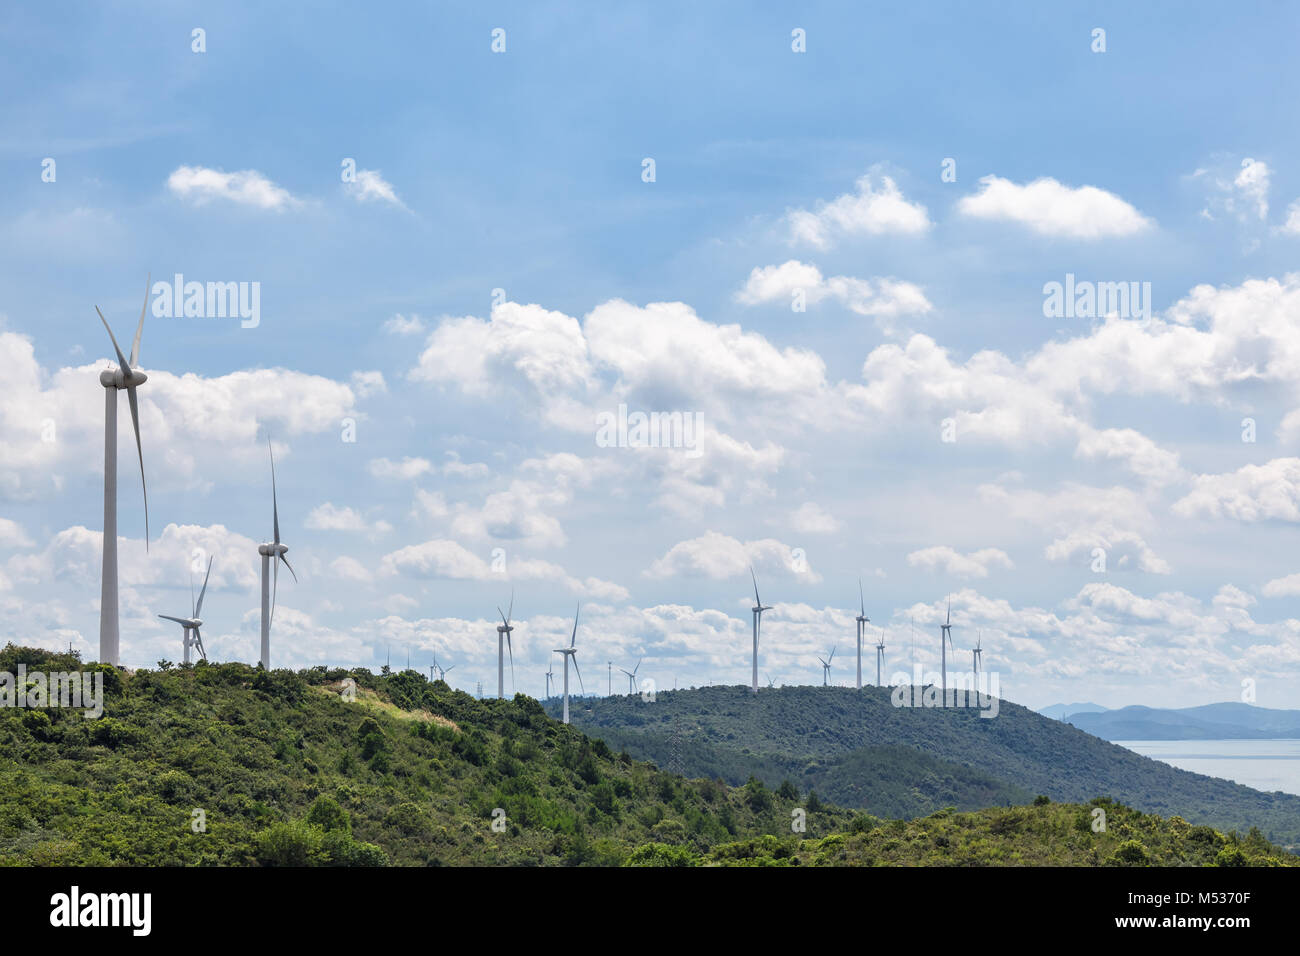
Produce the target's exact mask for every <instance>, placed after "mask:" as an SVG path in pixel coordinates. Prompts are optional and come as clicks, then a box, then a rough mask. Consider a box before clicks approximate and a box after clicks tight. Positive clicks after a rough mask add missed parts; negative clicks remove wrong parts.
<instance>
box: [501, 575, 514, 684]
mask: <svg viewBox="0 0 1300 956" xmlns="http://www.w3.org/2000/svg"><path fill="white" fill-rule="evenodd" d="M514 612H515V592H514V591H511V592H510V610H509V611H507V612H505V613H504V614H502V612H501V605H499V604H498V605H497V613H498V614H500V615H501V623H500V624H498V625H497V699H498V700H500V699H501V698H503V697H505V696H506V657H505V652H506V649H507V648H509V650H510V687H511V689H513V688H514V686H515V649H514V646H513V645H512V644H511V643H510V633H511V632H512V631H513V630H514V628H513V627H512V626H511V624H510V615H511V614H514Z"/></svg>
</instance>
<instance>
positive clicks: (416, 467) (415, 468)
mask: <svg viewBox="0 0 1300 956" xmlns="http://www.w3.org/2000/svg"><path fill="white" fill-rule="evenodd" d="M367 468H368V469H369V471H370V474H372V475H374V476H375V477H376V478H399V479H401V480H403V481H410V480H412V479H414V478H419V477H420V476H421V475H427V474H429V473H430V472H432V471H433V464H432V463H431V462H430V461H429V460H428V459H427V458H403V459H402V460H401V461H390V460H389V459H387V458H374V459H371V461H370V464H369V465H368V466H367Z"/></svg>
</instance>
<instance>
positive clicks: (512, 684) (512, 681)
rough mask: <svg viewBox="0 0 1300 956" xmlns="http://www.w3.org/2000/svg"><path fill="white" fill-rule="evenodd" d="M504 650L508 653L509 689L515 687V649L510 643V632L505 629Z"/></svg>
mask: <svg viewBox="0 0 1300 956" xmlns="http://www.w3.org/2000/svg"><path fill="white" fill-rule="evenodd" d="M506 651H507V652H508V653H509V654H510V689H511V690H514V689H515V649H514V647H513V646H512V645H511V643H510V632H509V631H506Z"/></svg>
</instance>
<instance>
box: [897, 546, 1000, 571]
mask: <svg viewBox="0 0 1300 956" xmlns="http://www.w3.org/2000/svg"><path fill="white" fill-rule="evenodd" d="M907 563H908V564H910V565H911V566H912V567H914V568H925V569H926V570H929V571H942V572H943V573H944V574H951V575H955V576H956V577H959V578H986V577H988V575H989V569H990V568H993V567H995V566H997V567H1004V568H1010V567H1014V565H1013V564H1012V563H1011V558H1010V557H1009V556H1008V555H1007V553H1006V552H1005V551H1001V550H999V549H998V548H981V549H980V550H978V551H971V552H969V553H968V554H962V553H961V552H959V551H957V550H956V549H955V548H950V547H948V546H947V545H936V546H935V547H931V548H922V549H921V550H920V551H913V552H912V553H911V554H909V555H908V556H907Z"/></svg>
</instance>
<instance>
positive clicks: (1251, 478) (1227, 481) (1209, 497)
mask: <svg viewBox="0 0 1300 956" xmlns="http://www.w3.org/2000/svg"><path fill="white" fill-rule="evenodd" d="M1173 508H1174V512H1175V513H1176V514H1180V515H1183V516H1187V517H1191V516H1201V515H1203V516H1208V517H1211V518H1234V519H1236V520H1237V521H1243V522H1248V523H1253V522H1257V521H1267V520H1278V521H1300V458H1274V459H1273V460H1272V461H1269V462H1266V463H1265V464H1263V465H1245V466H1243V467H1241V468H1238V469H1237V470H1236V471H1232V472H1227V473H1225V474H1218V475H1196V476H1195V477H1194V478H1193V479H1192V490H1191V491H1190V492H1188V493H1187V494H1186V495H1185V496H1183V497H1182V498H1180V499H1179V500H1178V501H1177V502H1175V503H1174V506H1173Z"/></svg>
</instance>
